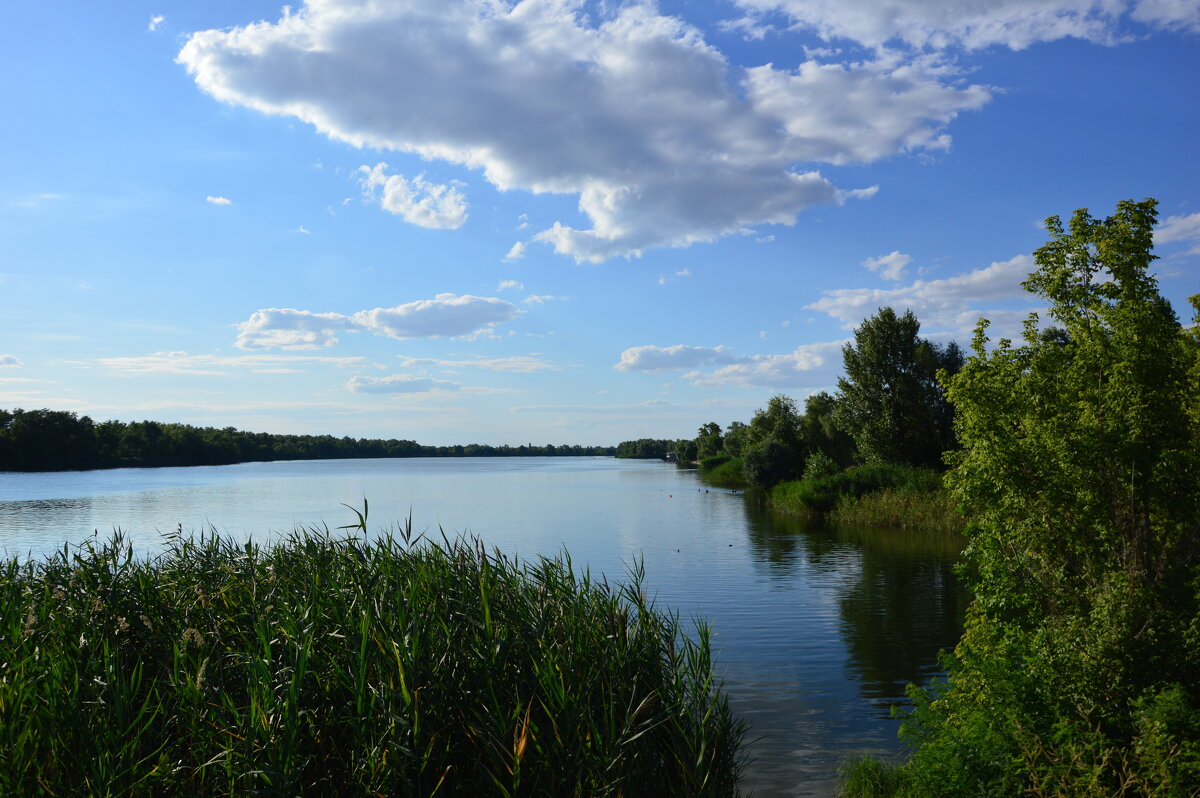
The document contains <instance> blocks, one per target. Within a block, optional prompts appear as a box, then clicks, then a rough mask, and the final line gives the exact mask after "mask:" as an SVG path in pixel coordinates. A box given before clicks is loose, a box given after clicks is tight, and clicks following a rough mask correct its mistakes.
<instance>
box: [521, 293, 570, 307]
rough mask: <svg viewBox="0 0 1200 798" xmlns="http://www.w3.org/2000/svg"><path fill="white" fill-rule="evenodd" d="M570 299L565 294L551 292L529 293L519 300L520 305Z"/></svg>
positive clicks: (542, 303)
mask: <svg viewBox="0 0 1200 798" xmlns="http://www.w3.org/2000/svg"><path fill="white" fill-rule="evenodd" d="M568 300H570V297H567V296H554V295H553V294H530V295H529V296H527V297H525V298H524V299H522V300H521V304H522V305H544V304H546V303H547V302H566V301H568Z"/></svg>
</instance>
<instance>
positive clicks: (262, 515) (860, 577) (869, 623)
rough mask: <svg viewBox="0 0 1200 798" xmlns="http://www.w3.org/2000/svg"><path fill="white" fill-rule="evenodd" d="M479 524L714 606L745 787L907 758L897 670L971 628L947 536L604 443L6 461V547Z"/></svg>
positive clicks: (814, 790)
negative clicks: (532, 452)
mask: <svg viewBox="0 0 1200 798" xmlns="http://www.w3.org/2000/svg"><path fill="white" fill-rule="evenodd" d="M364 497H366V498H367V499H368V500H369V507H370V513H369V521H368V523H369V525H370V527H371V528H372V529H381V528H386V527H388V526H389V525H391V524H393V523H395V522H399V521H401V520H402V519H404V518H407V517H408V516H409V513H410V512H411V515H412V519H413V525H414V527H416V529H418V530H426V531H427V533H429V534H435V535H436V534H439V529H440V530H441V531H442V532H444V533H445V534H447V535H455V534H460V533H464V532H469V533H471V534H475V535H478V536H480V537H482V538H483V539H484V540H486V541H487V542H488V543H489V544H491V545H494V546H497V547H499V548H500V549H502V550H503V551H505V552H509V553H515V554H518V555H521V556H535V555H538V554H547V555H553V554H556V553H558V552H560V551H562V550H564V549H565V550H567V551H569V552H570V554H571V557H572V559H573V561H574V563H575V565H576V567H578V568H583V567H587V568H589V569H590V570H591V572H592V573H593V574H594V575H596V574H600V573H603V574H605V575H606V576H607V577H608V578H609V579H610V581H611V580H614V579H620V578H622V577H623V576H624V574H625V572H626V568H627V566H628V564H629V563H632V562H634V561H635V560H639V559H640V560H642V561H643V562H644V564H645V571H646V582H645V584H646V587H647V589H648V590H649V591H651V592H652V593H655V594H656V595H657V600H658V602H659V605H660V606H661V607H663V608H669V609H672V610H675V611H678V612H679V613H680V615H681V616H683V617H684V618H689V617H693V616H695V617H702V618H704V619H705V620H706V621H707V622H708V623H710V624H711V625H712V627H713V629H714V631H715V633H716V637H715V640H714V643H715V645H716V647H717V650H718V653H719V661H720V665H721V668H722V669H723V671H724V673H725V678H726V684H727V688H728V692H729V694H730V701H731V703H732V705H733V707H734V709H735V711H737V712H738V713H739V714H741V715H742V716H743V717H746V718H747V719H749V720H750V722H751V723H752V727H751V732H750V737H751V739H752V740H753V741H754V742H753V743H752V745H751V749H750V750H751V755H752V757H753V762H752V763H751V765H750V767H749V768H748V770H747V775H746V779H745V782H744V787H745V788H746V789H747V790H748V791H753V793H754V794H755V795H759V796H775V795H780V796H783V795H788V796H792V795H796V796H799V795H814V796H823V795H829V794H830V793H831V791H832V785H833V779H834V775H835V772H836V769H837V765H838V763H839V762H840V761H841V760H843V759H844V758H845V757H846V756H847V755H849V754H851V753H857V752H871V753H877V754H884V755H892V754H897V753H898V752H899V745H898V743H897V740H896V731H897V727H898V724H897V721H895V720H894V719H892V718H891V717H890V712H891V707H892V706H893V705H895V704H898V703H903V701H904V698H903V695H904V685H905V684H907V683H908V682H910V681H924V680H926V679H928V677H929V676H930V675H931V674H933V673H934V672H936V668H937V661H936V654H937V651H938V650H939V649H941V648H950V647H952V646H953V645H954V643H955V642H956V641H957V639H958V635H959V633H960V629H961V617H962V607H963V605H964V598H963V595H962V592H961V590H960V588H959V586H958V583H957V581H956V580H955V577H954V574H953V572H952V563H953V561H954V558H955V556H956V555H957V550H958V542H957V541H956V540H954V539H951V538H948V537H946V536H943V535H921V534H916V533H912V532H899V531H893V530H872V529H837V530H834V529H819V528H810V527H805V526H804V525H802V524H798V523H795V522H791V521H788V520H787V519H781V518H774V517H771V516H770V515H769V514H768V513H766V512H765V511H764V510H763V509H762V508H761V507H758V506H757V505H756V504H755V502H753V501H752V500H750V499H748V498H747V497H745V496H742V495H739V494H731V493H730V492H729V491H722V490H716V489H711V488H709V489H706V488H705V486H704V485H703V484H702V483H701V482H700V481H699V480H698V478H697V476H696V473H695V472H694V471H689V470H684V469H679V468H677V467H675V466H674V465H668V464H664V463H658V462H646V461H621V460H614V459H611V458H446V459H411V460H334V461H329V460H326V461H309V462H292V463H245V464H242V465H235V466H213V467H198V468H164V469H117V470H109V471H90V472H69V473H58V474H11V473H0V550H3V552H4V553H5V554H7V555H9V556H13V555H17V556H22V557H24V556H35V557H37V556H41V555H44V554H46V553H48V552H49V551H52V550H54V549H55V548H61V547H62V546H63V545H64V543H78V542H80V541H83V540H85V539H87V538H88V536H89V535H91V534H92V533H93V532H94V531H97V532H98V533H99V534H100V535H102V536H106V535H108V534H110V533H111V531H112V530H113V529H114V528H117V527H119V528H120V529H122V530H123V531H125V532H126V533H127V534H128V535H129V536H130V537H131V539H132V541H133V543H134V545H135V547H136V548H137V549H138V550H139V551H152V550H153V549H155V548H156V547H157V546H158V545H159V541H160V540H161V537H162V534H163V533H165V532H170V531H174V530H176V529H178V528H182V529H183V530H184V531H185V532H187V531H197V532H198V531H200V530H208V529H215V530H217V531H219V532H221V533H224V534H227V535H231V536H236V537H239V538H245V537H253V538H254V539H256V540H262V541H266V540H269V539H270V537H271V536H272V534H273V533H276V532H279V531H282V530H289V529H292V528H293V527H295V526H297V525H303V526H311V525H320V524H322V523H327V524H328V525H329V527H331V528H333V527H337V526H339V525H341V524H346V523H351V522H353V521H354V520H355V518H354V515H353V513H351V512H350V510H348V509H347V508H345V507H342V506H341V505H342V504H348V505H353V506H355V507H358V508H361V507H362V506H363V498H364Z"/></svg>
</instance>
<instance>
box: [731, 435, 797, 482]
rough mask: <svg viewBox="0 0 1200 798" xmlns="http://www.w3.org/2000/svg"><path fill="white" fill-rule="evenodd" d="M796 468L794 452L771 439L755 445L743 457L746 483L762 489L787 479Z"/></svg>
mask: <svg viewBox="0 0 1200 798" xmlns="http://www.w3.org/2000/svg"><path fill="white" fill-rule="evenodd" d="M795 467H796V462H795V455H794V454H793V452H792V450H791V449H789V448H788V447H787V446H784V445H783V444H782V443H780V442H779V441H777V440H774V439H771V438H768V439H767V440H764V441H759V442H758V443H756V444H754V445H753V446H751V447H750V448H749V449H747V450H746V454H745V455H744V456H743V457H742V470H743V471H744V473H745V475H746V481H747V482H749V483H750V484H751V485H756V486H758V487H761V488H769V487H772V486H774V485H776V484H778V483H780V482H782V481H783V480H785V479H787V478H788V477H789V476H791V475H792V473H793V472H794V471H795Z"/></svg>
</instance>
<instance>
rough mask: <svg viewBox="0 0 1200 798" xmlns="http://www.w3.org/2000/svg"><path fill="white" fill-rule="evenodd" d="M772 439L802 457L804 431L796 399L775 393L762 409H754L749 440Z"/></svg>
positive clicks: (796, 455) (761, 440) (797, 456)
mask: <svg viewBox="0 0 1200 798" xmlns="http://www.w3.org/2000/svg"><path fill="white" fill-rule="evenodd" d="M767 440H773V441H775V442H777V443H780V444H782V445H783V446H785V447H787V449H788V451H790V452H791V453H792V455H793V457H795V458H796V459H798V460H802V459H803V458H804V433H803V430H802V427H801V421H800V411H799V410H798V409H797V408H796V400H795V399H793V398H792V397H790V396H784V395H783V394H776V395H775V396H772V397H771V399H770V400H769V401H768V402H767V406H766V407H765V408H763V409H762V410H756V411H754V417H753V418H751V419H750V442H751V443H761V442H763V441H767Z"/></svg>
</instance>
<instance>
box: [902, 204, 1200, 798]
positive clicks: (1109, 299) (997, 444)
mask: <svg viewBox="0 0 1200 798" xmlns="http://www.w3.org/2000/svg"><path fill="white" fill-rule="evenodd" d="M1155 208H1156V204H1155V202H1154V201H1153V200H1144V201H1142V202H1134V201H1132V200H1130V201H1125V202H1121V203H1120V204H1119V205H1118V207H1117V212H1116V214H1114V215H1113V216H1111V217H1109V218H1107V219H1104V220H1099V219H1094V218H1092V217H1091V216H1090V215H1089V214H1088V213H1087V211H1086V210H1080V211H1077V212H1076V213H1075V215H1074V216H1073V217H1072V219H1071V221H1070V225H1069V228H1064V227H1063V225H1062V223H1061V221H1060V220H1059V219H1058V218H1057V217H1051V218H1050V219H1048V220H1047V222H1046V226H1047V230H1048V231H1049V233H1050V240H1049V241H1048V242H1047V244H1046V245H1045V246H1043V247H1042V248H1041V249H1039V250H1038V251H1037V252H1036V254H1035V260H1036V263H1037V270H1036V271H1035V272H1034V273H1033V274H1032V275H1031V276H1030V277H1029V279H1028V280H1027V281H1026V282H1025V284H1024V285H1025V287H1026V288H1027V289H1028V290H1030V291H1031V292H1033V293H1034V294H1036V295H1038V296H1040V297H1042V298H1044V299H1045V300H1046V301H1047V302H1048V304H1049V306H1050V314H1051V316H1052V318H1053V319H1054V321H1055V322H1056V323H1057V324H1058V325H1060V328H1059V329H1055V330H1052V331H1049V332H1046V331H1040V330H1039V329H1038V318H1037V317H1036V316H1031V317H1030V319H1029V320H1028V322H1027V323H1026V327H1025V334H1024V345H1022V346H1014V345H1013V344H1012V343H1011V342H1010V341H1008V340H1003V339H1002V340H1001V341H1000V342H999V343H998V344H996V345H995V346H994V347H992V348H989V345H988V344H989V342H988V339H987V337H986V335H985V331H986V327H987V323H986V322H981V323H980V326H979V328H978V329H977V331H976V334H975V341H974V345H973V354H972V356H971V358H970V359H969V360H968V361H967V363H966V365H965V366H964V368H963V369H962V371H961V372H960V373H959V374H958V375H957V376H954V377H950V376H949V375H945V376H946V378H947V381H948V384H949V397H950V400H951V402H953V404H954V406H955V407H956V409H957V412H958V415H957V420H956V424H957V429H958V434H959V439H960V441H961V443H962V449H961V450H960V451H958V452H955V453H954V454H952V455H951V456H950V458H949V459H950V460H951V462H952V464H953V470H952V471H951V472H950V474H948V476H947V482H948V484H949V485H950V487H951V489H952V491H953V492H954V494H955V496H956V498H957V499H958V501H959V502H960V505H961V507H962V509H963V511H964V512H965V513H966V515H967V517H968V519H969V521H970V522H971V526H970V532H969V534H970V546H969V548H968V551H967V565H968V568H967V570H966V573H967V574H968V576H969V577H970V581H971V583H972V587H973V590H974V595H975V600H974V603H973V605H972V608H971V612H970V620H969V622H968V625H967V631H966V633H965V634H964V637H963V639H962V641H961V642H960V644H959V646H958V648H957V649H956V652H955V657H954V660H953V661H952V663H951V668H950V676H949V682H948V687H947V689H946V690H945V692H944V693H942V694H941V695H940V697H937V698H936V699H935V700H932V701H930V700H929V697H924V698H921V699H919V701H918V708H917V711H916V714H915V716H914V718H913V719H912V720H911V721H910V722H909V724H908V725H907V731H906V733H907V734H908V735H909V737H910V739H912V740H913V741H914V742H916V743H918V746H919V747H918V748H917V751H916V753H915V756H914V759H913V762H912V765H911V767H910V768H909V771H910V775H911V783H910V784H911V786H912V788H913V790H914V792H915V794H921V793H922V791H925V790H930V789H935V790H936V791H937V792H938V793H939V794H942V795H954V794H970V795H977V794H982V793H987V794H1004V795H1011V794H1039V795H1049V794H1054V795H1066V794H1070V795H1116V794H1122V795H1126V794H1136V795H1150V794H1154V795H1163V796H1168V795H1169V796H1174V795H1180V796H1183V795H1196V794H1200V711H1198V710H1197V708H1198V707H1200V380H1198V377H1200V356H1198V351H1200V344H1198V343H1197V339H1196V338H1195V337H1193V336H1191V335H1188V334H1187V333H1186V332H1185V331H1183V330H1182V328H1181V327H1180V324H1179V322H1178V320H1177V319H1176V317H1175V314H1174V312H1173V311H1172V309H1171V307H1170V305H1169V304H1168V303H1167V302H1166V301H1165V300H1164V299H1163V298H1162V296H1160V295H1159V293H1158V289H1157V285H1156V282H1155V279H1154V277H1153V276H1152V275H1151V273H1150V271H1149V267H1150V264H1151V262H1152V261H1153V260H1154V256H1153V255H1152V254H1151V247H1152V244H1153V230H1154V223H1155V219H1156V210H1155ZM1198 310H1200V303H1198Z"/></svg>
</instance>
